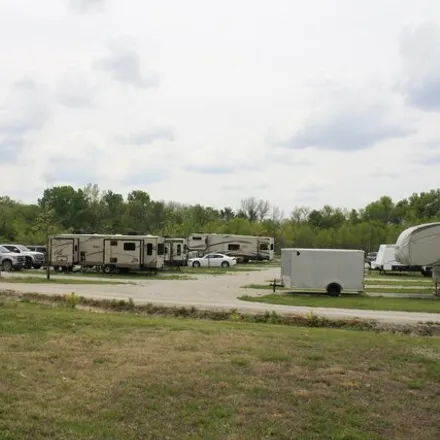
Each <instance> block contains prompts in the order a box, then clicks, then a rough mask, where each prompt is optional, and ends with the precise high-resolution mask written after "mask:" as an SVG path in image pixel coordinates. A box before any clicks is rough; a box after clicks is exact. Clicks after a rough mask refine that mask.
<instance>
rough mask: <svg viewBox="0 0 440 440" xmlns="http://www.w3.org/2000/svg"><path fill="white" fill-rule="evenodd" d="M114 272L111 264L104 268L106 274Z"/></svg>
mask: <svg viewBox="0 0 440 440" xmlns="http://www.w3.org/2000/svg"><path fill="white" fill-rule="evenodd" d="M112 272H113V266H110V265H109V264H107V265H105V266H104V273H107V274H109V273H112Z"/></svg>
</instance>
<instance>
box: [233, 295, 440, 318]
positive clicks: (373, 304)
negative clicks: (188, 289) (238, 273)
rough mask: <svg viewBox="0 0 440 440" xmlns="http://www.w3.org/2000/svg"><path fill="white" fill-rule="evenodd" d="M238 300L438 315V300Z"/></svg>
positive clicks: (318, 297) (272, 297)
mask: <svg viewBox="0 0 440 440" xmlns="http://www.w3.org/2000/svg"><path fill="white" fill-rule="evenodd" d="M239 299H241V300H243V301H250V302H261V303H266V304H278V305H279V304H282V305H288V306H304V307H333V308H341V309H362V310H389V311H391V310H392V311H402V312H428V313H429V312H431V313H440V299H438V298H434V297H427V298H420V299H419V298H398V297H397V298H386V297H368V296H364V295H342V296H340V297H337V298H332V297H329V296H327V295H326V294H310V293H295V294H288V293H279V294H276V293H275V294H269V295H263V296H257V297H256V296H248V295H244V296H241V297H240V298H239Z"/></svg>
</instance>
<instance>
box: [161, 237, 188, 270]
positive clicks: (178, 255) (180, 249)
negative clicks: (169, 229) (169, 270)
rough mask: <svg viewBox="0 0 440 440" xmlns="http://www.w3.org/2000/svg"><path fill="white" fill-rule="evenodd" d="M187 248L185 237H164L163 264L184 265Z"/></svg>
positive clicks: (186, 258)
mask: <svg viewBox="0 0 440 440" xmlns="http://www.w3.org/2000/svg"><path fill="white" fill-rule="evenodd" d="M187 260H188V249H187V241H186V238H165V264H166V265H167V266H186V263H187Z"/></svg>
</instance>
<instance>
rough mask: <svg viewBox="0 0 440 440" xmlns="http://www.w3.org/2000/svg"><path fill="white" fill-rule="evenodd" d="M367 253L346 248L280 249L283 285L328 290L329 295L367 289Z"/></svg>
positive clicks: (293, 287) (358, 291)
mask: <svg viewBox="0 0 440 440" xmlns="http://www.w3.org/2000/svg"><path fill="white" fill-rule="evenodd" d="M364 276H365V252H364V251H362V250H347V249H300V248H286V249H281V280H282V285H283V286H285V287H287V288H292V289H307V290H311V291H314V292H320V291H323V290H324V291H326V292H327V294H328V295H330V296H339V295H340V294H341V292H343V291H344V292H353V293H360V292H362V291H363V290H364Z"/></svg>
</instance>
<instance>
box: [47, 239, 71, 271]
mask: <svg viewBox="0 0 440 440" xmlns="http://www.w3.org/2000/svg"><path fill="white" fill-rule="evenodd" d="M49 252H50V263H51V264H52V265H54V266H74V265H75V264H78V239H77V238H64V237H53V238H52V239H51V240H50V249H49Z"/></svg>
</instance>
